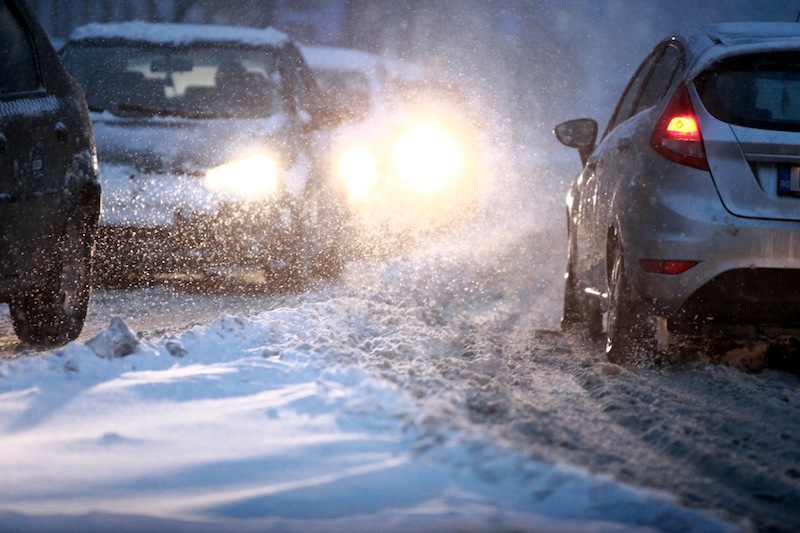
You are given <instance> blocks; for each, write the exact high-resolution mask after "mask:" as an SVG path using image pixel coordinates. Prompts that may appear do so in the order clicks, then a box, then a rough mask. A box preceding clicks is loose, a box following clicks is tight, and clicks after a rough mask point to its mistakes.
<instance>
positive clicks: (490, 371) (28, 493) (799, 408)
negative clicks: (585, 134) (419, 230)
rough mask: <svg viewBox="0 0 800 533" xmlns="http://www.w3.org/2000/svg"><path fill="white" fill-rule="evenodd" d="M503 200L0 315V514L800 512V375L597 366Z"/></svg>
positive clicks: (450, 523)
mask: <svg viewBox="0 0 800 533" xmlns="http://www.w3.org/2000/svg"><path fill="white" fill-rule="evenodd" d="M505 206H506V209H504V210H503V213H502V215H498V217H499V218H498V217H495V218H490V219H489V220H488V221H478V222H476V223H475V224H474V225H472V226H470V227H469V228H467V229H465V230H464V231H461V232H458V233H456V234H453V235H448V236H444V237H442V238H439V239H436V240H434V241H431V242H429V243H426V244H425V245H424V246H420V247H419V248H418V249H415V250H413V251H411V252H409V253H406V254H403V255H401V256H398V257H395V258H392V259H389V260H387V261H385V262H380V263H379V262H354V263H352V264H350V265H349V268H348V270H347V272H346V274H345V276H344V278H343V279H342V280H341V282H338V283H334V284H331V285H328V286H318V287H315V288H314V289H313V290H311V291H308V292H307V293H304V294H297V295H273V294H268V293H264V292H259V291H257V290H255V291H254V290H238V291H235V290H231V287H222V288H221V289H220V290H219V291H216V292H213V291H212V292H211V293H209V292H207V291H206V292H196V291H192V290H190V289H187V288H185V287H181V286H175V285H161V286H156V287H153V288H149V289H148V288H144V289H137V290H134V291H103V290H98V291H96V292H95V294H94V296H93V301H92V307H91V311H90V312H91V316H90V322H89V324H88V326H87V330H86V332H85V334H84V335H83V336H82V337H81V339H79V342H76V343H72V344H70V345H68V346H66V347H64V348H61V349H58V350H54V351H51V352H44V353H31V352H28V351H26V350H25V349H24V348H21V347H19V346H17V345H16V344H15V341H14V340H13V338H12V337H11V336H10V326H9V325H8V319H7V309H2V310H0V335H2V336H3V337H2V341H3V342H4V343H5V344H3V347H2V350H3V356H4V359H0V472H2V477H3V483H2V485H0V530H1V531H6V530H13V531H59V530H61V531H66V530H81V531H86V530H96V531H106V530H116V531H120V530H131V531H132V530H142V529H144V528H148V529H150V530H153V531H160V530H164V531H202V530H208V531H219V530H226V531H264V530H268V531H412V530H413V531H455V530H458V531H511V530H513V531H542V532H545V531H546V532H551V531H587V530H588V531H615V532H616V531H675V532H684V531H697V532H709V531H711V532H713V531H740V530H743V531H751V530H757V531H793V530H798V529H800V513H798V511H797V509H800V446H798V443H797V439H798V438H800V417H798V413H800V392H798V390H800V389H798V378H797V376H796V375H793V374H791V373H787V372H782V371H779V370H776V369H767V370H764V371H761V372H758V373H752V372H745V371H742V370H741V369H738V368H736V367H732V366H729V365H724V364H718V363H716V362H706V361H703V360H702V359H701V358H695V360H694V362H692V363H688V364H683V365H680V366H667V367H651V368H629V369H623V368H620V367H618V366H615V365H611V364H609V363H607V362H606V361H605V359H604V357H603V350H602V347H600V346H597V345H593V344H591V343H586V342H584V341H580V340H578V339H572V338H565V337H563V336H561V335H560V334H559V333H558V332H557V331H556V329H557V324H558V315H559V311H560V305H561V301H560V296H561V290H562V288H561V281H560V278H561V268H562V262H563V259H562V252H561V249H562V245H561V238H562V228H561V227H560V226H559V224H558V221H559V220H560V219H559V218H558V217H557V215H556V214H554V213H552V212H548V211H547V210H541V209H540V210H539V211H538V212H537V211H533V210H531V209H527V208H525V207H524V206H521V205H517V206H515V205H514V202H512V201H509V202H507V203H506V204H505ZM112 316H118V317H120V318H121V320H115V321H113V324H111V325H110V322H111V319H112ZM92 338H94V340H90V339H92ZM114 352H122V353H127V352H131V353H130V354H129V355H126V356H125V357H112V355H114ZM116 355H120V353H116ZM730 359H731V358H728V362H730Z"/></svg>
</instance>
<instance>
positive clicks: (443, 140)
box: [392, 122, 466, 192]
mask: <svg viewBox="0 0 800 533" xmlns="http://www.w3.org/2000/svg"><path fill="white" fill-rule="evenodd" d="M392 164H393V165H394V168H395V169H396V171H397V173H398V175H399V176H400V177H401V178H402V179H403V180H404V181H405V182H406V183H407V184H408V185H409V186H410V187H411V188H413V189H414V190H417V191H420V192H433V191H436V190H439V189H441V188H444V187H446V186H447V185H448V184H449V183H451V182H452V180H454V179H456V178H457V177H458V176H459V175H460V174H461V173H462V172H463V171H464V169H465V166H466V157H465V155H464V151H463V149H462V148H461V145H460V143H459V141H458V139H457V138H456V137H455V136H454V135H453V134H452V133H451V132H450V131H448V130H447V129H445V128H444V127H442V126H441V125H439V124H436V123H432V122H431V123H420V124H417V125H416V126H414V127H412V128H410V129H408V130H406V131H405V132H403V133H402V134H400V136H399V137H398V138H397V141H396V143H395V145H394V150H393V151H392Z"/></svg>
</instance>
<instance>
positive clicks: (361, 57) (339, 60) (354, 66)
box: [300, 45, 386, 71]
mask: <svg viewBox="0 0 800 533" xmlns="http://www.w3.org/2000/svg"><path fill="white" fill-rule="evenodd" d="M300 51H301V52H302V53H303V57H304V58H305V59H306V62H307V63H308V65H309V66H310V67H311V68H312V69H323V70H342V69H344V70H361V71H364V70H371V69H374V68H378V67H380V66H381V65H383V64H385V63H386V60H385V59H384V58H382V57H381V56H379V55H377V54H372V53H370V52H365V51H363V50H356V49H354V48H337V47H333V46H308V45H303V46H301V47H300Z"/></svg>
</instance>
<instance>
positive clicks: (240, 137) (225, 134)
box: [92, 112, 295, 176]
mask: <svg viewBox="0 0 800 533" xmlns="http://www.w3.org/2000/svg"><path fill="white" fill-rule="evenodd" d="M92 122H93V123H94V132H95V137H96V142H97V153H98V158H99V159H100V162H101V163H113V164H118V165H129V166H131V167H133V168H135V169H136V170H137V171H140V172H143V173H167V172H169V173H178V174H187V175H200V176H202V175H203V174H205V172H206V171H207V170H209V169H211V168H214V167H215V166H217V165H221V164H223V163H226V162H228V161H230V160H231V159H233V158H236V157H240V156H242V155H246V154H247V153H250V152H252V151H255V150H259V149H266V150H267V151H269V152H271V153H273V154H274V155H275V156H276V157H279V158H280V159H281V161H282V162H283V163H284V165H287V166H288V165H291V163H292V160H293V159H294V157H295V153H294V152H295V149H294V139H293V138H292V135H291V125H290V123H289V120H288V117H287V116H286V115H276V116H273V117H269V118H265V119H246V120H242V119H204V120H197V119H185V118H178V117H147V118H120V117H116V116H114V115H112V114H111V113H107V112H104V113H96V114H93V115H92Z"/></svg>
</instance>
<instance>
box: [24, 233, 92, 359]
mask: <svg viewBox="0 0 800 533" xmlns="http://www.w3.org/2000/svg"><path fill="white" fill-rule="evenodd" d="M92 235H93V228H92V225H91V223H90V221H89V218H88V217H73V218H70V220H69V221H68V222H67V224H66V227H65V229H64V234H63V235H62V236H61V238H59V239H58V243H57V245H58V246H57V248H56V257H55V259H54V261H53V268H52V271H51V272H49V273H48V275H47V280H46V281H45V282H44V283H43V284H42V285H40V286H39V287H37V288H36V289H35V290H33V291H30V292H29V293H26V294H22V295H18V296H15V297H14V298H12V299H11V302H9V307H10V310H11V319H12V322H13V324H14V331H15V332H16V334H17V336H18V337H19V338H20V340H22V341H23V342H24V343H27V344H33V345H61V344H66V343H67V342H70V341H72V340H75V339H76V338H77V337H78V335H79V334H80V332H81V330H82V329H83V323H84V321H85V319H86V311H87V309H88V306H89V294H90V292H91V285H90V282H91V262H92Z"/></svg>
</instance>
